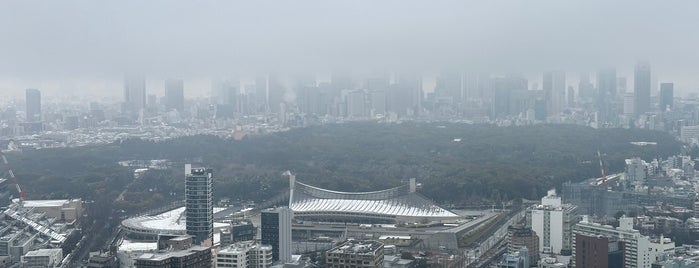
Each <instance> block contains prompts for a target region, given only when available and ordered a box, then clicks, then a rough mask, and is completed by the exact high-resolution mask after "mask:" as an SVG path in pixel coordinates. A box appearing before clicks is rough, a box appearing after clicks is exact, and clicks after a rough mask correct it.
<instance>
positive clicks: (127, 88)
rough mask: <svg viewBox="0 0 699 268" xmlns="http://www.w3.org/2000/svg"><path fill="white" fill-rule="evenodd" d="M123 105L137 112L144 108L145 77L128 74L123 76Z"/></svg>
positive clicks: (128, 109)
mask: <svg viewBox="0 0 699 268" xmlns="http://www.w3.org/2000/svg"><path fill="white" fill-rule="evenodd" d="M124 105H125V107H124V108H126V110H127V111H129V112H135V113H138V112H139V111H141V109H145V108H146V77H145V76H143V75H136V74H130V75H127V76H126V77H125V78H124Z"/></svg>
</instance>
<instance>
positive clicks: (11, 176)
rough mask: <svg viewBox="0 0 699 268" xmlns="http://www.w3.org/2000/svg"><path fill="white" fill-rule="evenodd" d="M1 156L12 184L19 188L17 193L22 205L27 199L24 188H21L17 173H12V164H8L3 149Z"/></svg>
mask: <svg viewBox="0 0 699 268" xmlns="http://www.w3.org/2000/svg"><path fill="white" fill-rule="evenodd" d="M0 156H1V157H2V163H3V164H4V165H5V170H7V173H9V174H10V178H12V182H13V183H14V184H15V187H17V193H19V202H20V203H22V202H23V201H24V198H25V193H24V190H22V188H20V187H19V183H17V177H15V173H14V172H13V171H12V167H11V166H10V163H8V162H7V157H5V153H4V152H3V151H2V150H1V149H0Z"/></svg>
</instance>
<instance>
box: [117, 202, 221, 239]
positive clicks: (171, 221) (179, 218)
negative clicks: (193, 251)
mask: <svg viewBox="0 0 699 268" xmlns="http://www.w3.org/2000/svg"><path fill="white" fill-rule="evenodd" d="M184 210H185V207H180V208H176V209H173V210H170V211H166V212H164V213H161V214H157V215H145V216H139V217H134V218H128V219H125V220H123V221H122V222H121V226H122V227H123V228H124V229H126V230H127V231H129V232H133V233H141V234H152V235H157V234H171V235H184V234H186V229H187V225H186V220H187V219H186V218H185V216H184ZM222 210H224V208H214V213H216V212H219V211H222ZM225 226H227V224H225V223H218V222H214V229H216V228H222V227H225Z"/></svg>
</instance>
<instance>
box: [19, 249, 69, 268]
mask: <svg viewBox="0 0 699 268" xmlns="http://www.w3.org/2000/svg"><path fill="white" fill-rule="evenodd" d="M61 261H63V250H62V249H60V248H52V249H39V250H33V251H29V252H27V254H25V255H24V256H22V262H21V265H22V267H23V268H52V267H60V266H61Z"/></svg>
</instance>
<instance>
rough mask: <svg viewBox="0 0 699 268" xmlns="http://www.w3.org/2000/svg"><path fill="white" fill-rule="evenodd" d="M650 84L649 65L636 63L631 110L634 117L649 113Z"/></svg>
mask: <svg viewBox="0 0 699 268" xmlns="http://www.w3.org/2000/svg"><path fill="white" fill-rule="evenodd" d="M650 83H651V82H650V64H649V63H648V62H639V63H637V64H636V67H635V68H634V75H633V96H634V107H633V110H634V113H635V114H636V115H641V114H645V113H647V112H650Z"/></svg>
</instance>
